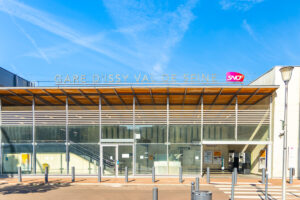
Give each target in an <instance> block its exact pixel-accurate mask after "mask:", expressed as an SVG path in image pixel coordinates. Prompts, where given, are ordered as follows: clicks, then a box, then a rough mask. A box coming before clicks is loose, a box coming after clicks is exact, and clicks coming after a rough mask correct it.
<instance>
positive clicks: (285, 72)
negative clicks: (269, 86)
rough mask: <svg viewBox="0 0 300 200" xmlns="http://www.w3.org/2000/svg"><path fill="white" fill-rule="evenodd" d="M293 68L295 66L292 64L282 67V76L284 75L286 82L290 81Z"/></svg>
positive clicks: (283, 78)
mask: <svg viewBox="0 0 300 200" xmlns="http://www.w3.org/2000/svg"><path fill="white" fill-rule="evenodd" d="M293 69H294V67H292V66H287V67H282V68H280V72H281V77H282V80H283V81H284V82H285V83H286V82H289V80H290V79H291V77H292V72H293Z"/></svg>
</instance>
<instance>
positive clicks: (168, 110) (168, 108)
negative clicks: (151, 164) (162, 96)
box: [167, 94, 170, 175]
mask: <svg viewBox="0 0 300 200" xmlns="http://www.w3.org/2000/svg"><path fill="white" fill-rule="evenodd" d="M169 104H170V103H169V94H168V96H167V163H168V165H167V172H168V173H167V174H168V175H169V145H170V144H169V124H170V122H169V116H170V107H169Z"/></svg>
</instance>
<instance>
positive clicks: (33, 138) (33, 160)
mask: <svg viewBox="0 0 300 200" xmlns="http://www.w3.org/2000/svg"><path fill="white" fill-rule="evenodd" d="M35 138H36V137H35V98H34V96H33V97H32V170H33V173H34V174H36V141H35Z"/></svg>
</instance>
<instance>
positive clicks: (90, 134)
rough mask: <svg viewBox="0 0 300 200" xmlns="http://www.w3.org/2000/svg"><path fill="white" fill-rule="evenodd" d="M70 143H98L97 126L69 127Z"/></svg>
mask: <svg viewBox="0 0 300 200" xmlns="http://www.w3.org/2000/svg"><path fill="white" fill-rule="evenodd" d="M69 134H70V141H71V142H75V143H97V144H98V143H99V126H69Z"/></svg>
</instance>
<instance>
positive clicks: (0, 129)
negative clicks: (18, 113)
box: [0, 98, 3, 174]
mask: <svg viewBox="0 0 300 200" xmlns="http://www.w3.org/2000/svg"><path fill="white" fill-rule="evenodd" d="M1 126H2V100H1V98H0V174H2V163H3V157H2V128H1Z"/></svg>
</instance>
